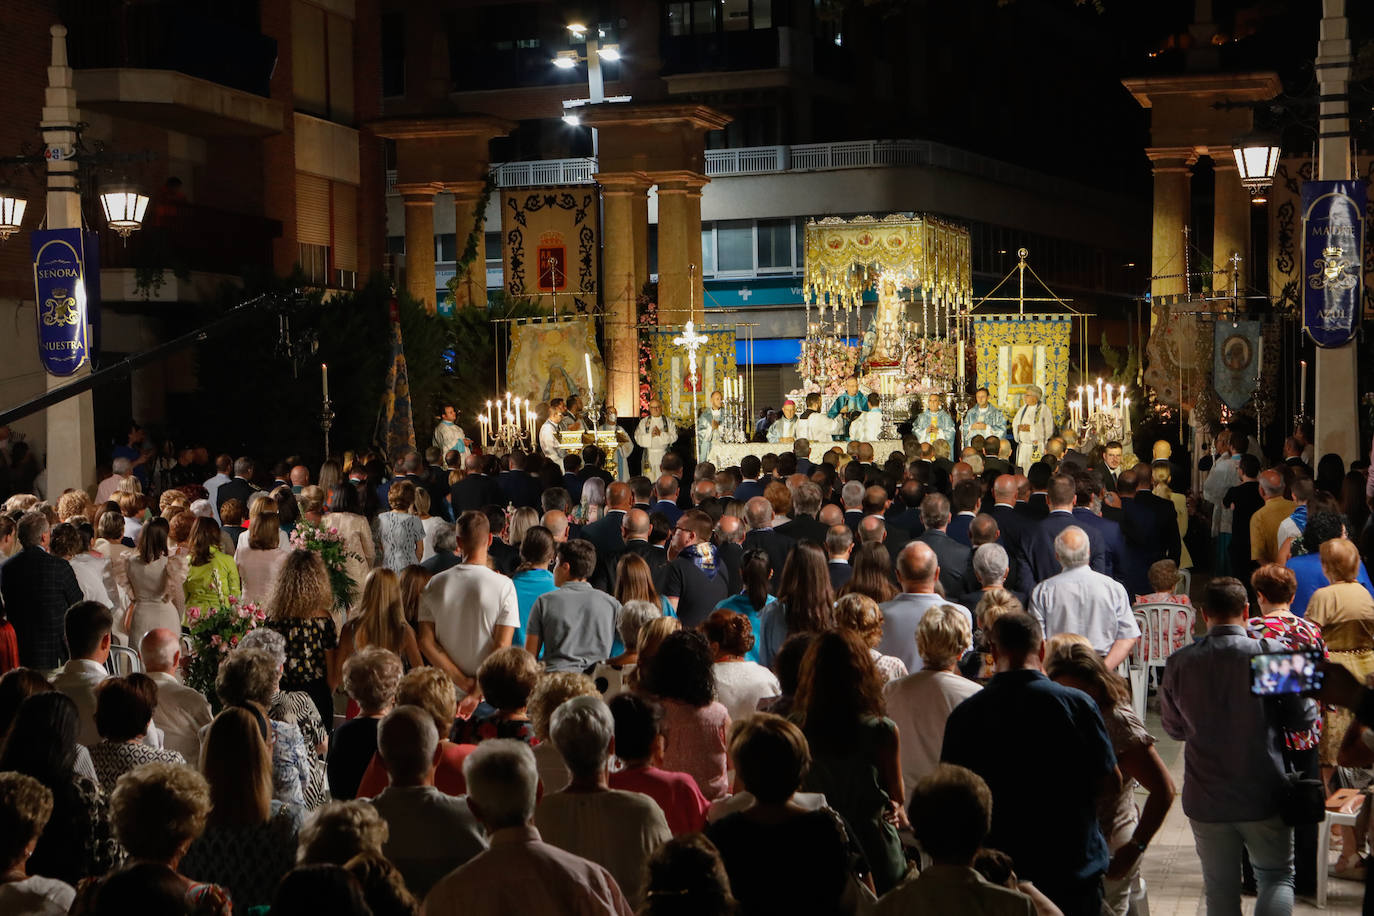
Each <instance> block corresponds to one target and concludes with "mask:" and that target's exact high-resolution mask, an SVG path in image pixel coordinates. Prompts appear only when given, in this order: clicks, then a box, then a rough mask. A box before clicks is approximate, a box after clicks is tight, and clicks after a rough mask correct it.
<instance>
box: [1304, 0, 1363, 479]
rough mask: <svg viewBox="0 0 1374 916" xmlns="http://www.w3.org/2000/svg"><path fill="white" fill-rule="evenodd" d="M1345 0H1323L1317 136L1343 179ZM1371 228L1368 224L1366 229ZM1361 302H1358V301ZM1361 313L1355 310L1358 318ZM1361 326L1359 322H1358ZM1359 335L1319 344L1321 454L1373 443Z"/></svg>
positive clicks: (1316, 414) (1320, 156)
mask: <svg viewBox="0 0 1374 916" xmlns="http://www.w3.org/2000/svg"><path fill="white" fill-rule="evenodd" d="M1345 11H1346V3H1345V0H1322V21H1321V32H1320V40H1319V41H1318V43H1317V79H1318V81H1319V96H1320V98H1321V109H1320V115H1319V119H1320V120H1319V123H1320V125H1321V127H1320V132H1321V136H1320V138H1319V139H1318V141H1317V144H1318V150H1317V175H1318V177H1320V178H1322V179H1328V180H1338V179H1343V178H1349V177H1350V164H1351V163H1350V100H1349V98H1350V97H1349V95H1348V92H1349V89H1350V72H1351V62H1352V60H1351V48H1350V23H1349V20H1347V19H1346V12H1345ZM1366 231H1368V230H1366ZM1356 308H1359V306H1358V305H1357V306H1356ZM1359 319H1360V316H1359V315H1356V316H1355V320H1356V321H1357V322H1358V321H1359ZM1357 326H1358V325H1357ZM1358 340H1359V338H1358V337H1357V338H1355V340H1352V341H1350V343H1348V344H1345V345H1344V346H1340V347H1317V348H1316V350H1317V353H1316V359H1315V360H1314V361H1315V362H1316V364H1317V365H1316V385H1315V386H1314V392H1313V398H1312V414H1313V418H1314V421H1315V427H1316V429H1315V433H1316V442H1314V443H1313V449H1314V452H1315V454H1316V455H1318V456H1321V455H1325V454H1326V453H1328V452H1334V453H1336V454H1337V455H1340V456H1341V457H1342V458H1344V459H1346V461H1352V460H1354V459H1355V458H1356V457H1364V455H1365V454H1366V453H1367V451H1368V448H1369V445H1368V443H1365V442H1361V441H1360V421H1359V414H1358V412H1357V405H1356V398H1357V396H1358V395H1357V392H1358V391H1359V377H1358V369H1359V360H1358V354H1357V353H1356V343H1357V341H1358Z"/></svg>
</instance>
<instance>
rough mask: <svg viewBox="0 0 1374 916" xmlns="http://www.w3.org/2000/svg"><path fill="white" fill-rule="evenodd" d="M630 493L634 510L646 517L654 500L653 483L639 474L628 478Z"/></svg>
mask: <svg viewBox="0 0 1374 916" xmlns="http://www.w3.org/2000/svg"><path fill="white" fill-rule="evenodd" d="M630 492H631V493H633V494H634V508H636V509H643V510H644V514H645V515H648V514H649V512H650V509H651V506H652V504H653V499H654V482H653V481H652V480H650V479H649V478H647V477H645V476H644V475H642V474H640V475H637V476H635V477H631V478H630Z"/></svg>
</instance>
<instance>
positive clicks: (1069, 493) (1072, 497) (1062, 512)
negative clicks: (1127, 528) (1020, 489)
mask: <svg viewBox="0 0 1374 916" xmlns="http://www.w3.org/2000/svg"><path fill="white" fill-rule="evenodd" d="M1077 492H1078V490H1077V487H1076V486H1075V484H1074V479H1073V478H1072V477H1070V476H1068V475H1066V474H1056V475H1054V477H1052V478H1050V482H1049V490H1048V491H1047V493H1046V500H1047V502H1048V503H1049V507H1050V513H1049V515H1047V516H1045V517H1044V518H1043V519H1041V520H1040V522H1039V523H1038V524H1037V525H1036V527H1035V530H1034V533H1033V534H1032V535H1031V537H1030V538H1029V540H1027V542H1026V562H1027V563H1028V564H1029V565H1030V571H1031V578H1032V579H1034V580H1035V582H1036V584H1039V583H1041V582H1044V581H1045V580H1046V579H1048V578H1049V577H1050V576H1057V575H1059V573H1060V572H1062V571H1063V569H1062V567H1061V566H1060V565H1059V557H1058V556H1057V555H1056V554H1055V552H1054V539H1055V538H1056V537H1058V536H1059V532H1061V531H1063V530H1064V529H1065V528H1067V527H1069V526H1070V525H1077V526H1078V527H1079V528H1083V526H1082V525H1079V524H1078V519H1077V518H1075V517H1074V514H1073V508H1074V503H1075V502H1076V500H1077ZM1083 530H1084V531H1086V532H1087V535H1088V544H1089V547H1090V554H1089V556H1090V559H1089V561H1088V565H1089V566H1091V567H1092V569H1093V570H1094V571H1096V572H1100V573H1103V574H1104V575H1105V574H1106V571H1107V549H1106V545H1105V544H1104V543H1103V540H1102V533H1101V531H1100V530H1099V529H1098V528H1096V527H1094V528H1083Z"/></svg>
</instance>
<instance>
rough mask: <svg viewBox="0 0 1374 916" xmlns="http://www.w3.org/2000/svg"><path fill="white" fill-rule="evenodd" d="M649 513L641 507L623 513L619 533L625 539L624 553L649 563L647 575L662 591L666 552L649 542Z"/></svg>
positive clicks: (666, 562) (666, 566)
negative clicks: (623, 517)
mask: <svg viewBox="0 0 1374 916" xmlns="http://www.w3.org/2000/svg"><path fill="white" fill-rule="evenodd" d="M652 527H653V526H652V525H650V524H649V513H647V512H645V511H644V510H643V509H633V508H632V509H630V510H629V511H628V512H626V513H625V519H624V522H623V525H622V528H621V535H622V537H623V538H624V541H625V553H632V554H634V555H636V556H638V557H641V558H642V559H643V560H644V562H645V563H648V564H649V575H650V576H652V577H653V580H654V588H655V589H657V590H658V591H660V592H662V590H663V576H664V573H665V572H666V571H667V569H668V554H667V553H666V552H664V550H663V548H662V547H655V546H654V545H653V544H650V543H649V532H650V531H651V530H652Z"/></svg>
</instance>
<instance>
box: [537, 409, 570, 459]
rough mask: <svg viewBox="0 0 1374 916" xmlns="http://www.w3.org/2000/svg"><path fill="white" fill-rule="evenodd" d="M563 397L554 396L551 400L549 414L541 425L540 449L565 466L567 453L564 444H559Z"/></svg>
mask: <svg viewBox="0 0 1374 916" xmlns="http://www.w3.org/2000/svg"><path fill="white" fill-rule="evenodd" d="M563 413H564V410H563V399H562V398H554V399H553V400H552V401H549V415H548V417H547V418H546V419H545V420H544V423H543V425H542V426H540V427H539V450H540V451H541V452H543V453H544V456H545V457H546V458H548V459H549V460H550V461H556V462H558V466H559V467H562V466H563V456H564V455H565V454H567V453H566V452H564V451H563V446H561V445H559V444H558V424H559V421H561V420H562V419H563Z"/></svg>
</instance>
